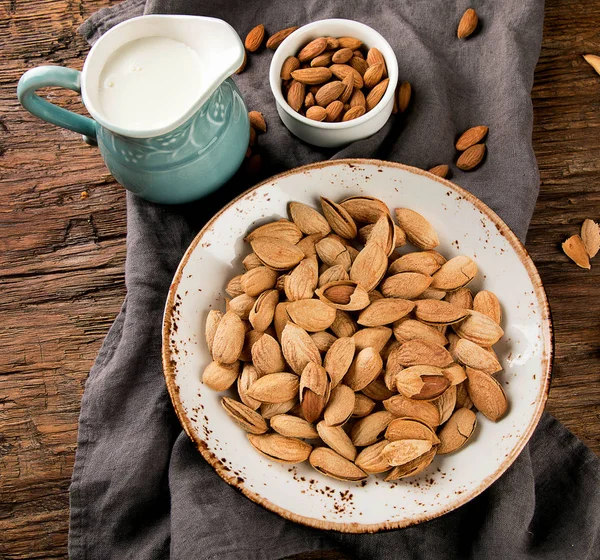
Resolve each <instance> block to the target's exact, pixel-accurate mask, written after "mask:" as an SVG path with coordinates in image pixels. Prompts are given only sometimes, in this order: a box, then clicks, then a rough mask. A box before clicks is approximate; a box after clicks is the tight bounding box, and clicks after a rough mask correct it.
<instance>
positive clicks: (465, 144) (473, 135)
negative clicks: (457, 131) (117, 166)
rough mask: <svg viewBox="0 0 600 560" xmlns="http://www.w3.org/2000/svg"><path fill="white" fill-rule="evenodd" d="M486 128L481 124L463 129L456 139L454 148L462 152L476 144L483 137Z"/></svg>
mask: <svg viewBox="0 0 600 560" xmlns="http://www.w3.org/2000/svg"><path fill="white" fill-rule="evenodd" d="M488 130H489V129H488V127H487V126H483V125H481V126H474V127H472V128H469V129H468V130H465V131H464V132H463V133H462V134H461V135H460V138H459V139H458V140H457V141H456V149H457V150H458V151H459V152H464V151H465V150H466V149H467V148H470V147H471V146H474V145H475V144H478V143H479V142H481V141H482V140H483V139H484V138H485V136H486V134H487V133H488Z"/></svg>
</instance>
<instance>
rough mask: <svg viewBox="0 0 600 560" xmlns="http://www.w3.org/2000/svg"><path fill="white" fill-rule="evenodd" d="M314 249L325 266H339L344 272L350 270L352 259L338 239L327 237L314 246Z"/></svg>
mask: <svg viewBox="0 0 600 560" xmlns="http://www.w3.org/2000/svg"><path fill="white" fill-rule="evenodd" d="M315 249H316V251H317V255H318V256H319V258H320V259H321V261H322V262H323V263H324V264H326V265H327V266H336V265H341V266H343V267H344V270H350V266H351V265H352V257H351V256H350V253H349V252H348V250H347V247H346V245H344V243H343V242H342V241H341V240H340V239H336V237H333V236H331V235H328V236H327V237H325V238H324V239H321V241H319V242H318V243H316V244H315Z"/></svg>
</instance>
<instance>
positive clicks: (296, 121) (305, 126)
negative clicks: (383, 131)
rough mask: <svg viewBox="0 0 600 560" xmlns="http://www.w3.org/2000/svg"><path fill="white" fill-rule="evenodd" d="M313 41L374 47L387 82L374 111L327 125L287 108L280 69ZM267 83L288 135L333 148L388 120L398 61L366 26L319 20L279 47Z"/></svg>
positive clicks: (369, 131)
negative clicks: (333, 39)
mask: <svg viewBox="0 0 600 560" xmlns="http://www.w3.org/2000/svg"><path fill="white" fill-rule="evenodd" d="M317 37H355V38H356V39H360V40H361V41H362V42H363V43H364V45H365V46H366V47H367V48H371V47H377V48H378V49H379V50H380V51H381V54H382V55H383V57H384V59H385V64H386V66H387V72H388V77H389V79H390V82H389V84H388V88H387V90H386V92H385V94H384V96H383V98H382V99H381V101H380V102H379V103H378V104H377V106H376V107H375V108H374V109H372V110H371V111H369V112H367V113H365V114H364V115H363V116H362V117H359V118H358V119H353V120H351V121H347V122H336V123H327V122H319V121H313V120H311V119H308V118H306V117H303V116H302V115H301V114H300V113H297V112H296V111H294V110H293V109H292V108H291V107H290V106H289V105H288V103H287V101H286V99H285V97H284V95H283V92H282V91H281V77H280V72H281V66H282V65H283V62H284V61H285V59H286V58H287V57H288V56H295V55H296V54H297V53H298V51H299V50H300V49H301V48H302V47H303V46H304V45H306V44H307V43H309V42H310V41H312V40H313V39H316V38H317ZM269 82H270V84H271V91H272V92H273V95H274V96H275V102H276V104H277V112H278V113H279V117H280V118H281V120H282V121H283V124H284V125H285V126H286V127H287V128H288V130H289V131H290V132H291V133H292V134H294V135H295V136H297V137H298V138H300V140H304V141H305V142H308V143H309V144H313V145H314V146H321V147H323V148H337V147H339V146H344V145H346V144H350V142H355V141H356V140H362V139H363V138H367V137H368V136H371V135H372V134H375V133H376V132H377V131H378V130H379V129H380V128H381V127H382V126H383V125H384V124H385V123H386V122H387V120H388V119H389V118H390V115H391V113H392V108H393V106H394V92H395V91H396V85H397V84H398V61H397V60H396V55H395V54H394V51H393V49H392V47H391V46H390V44H389V43H388V42H387V41H386V40H385V39H384V38H383V37H382V36H381V35H380V34H379V33H377V31H375V30H374V29H372V28H371V27H369V26H368V25H365V24H364V23H359V22H357V21H352V20H349V19H323V20H320V21H315V22H313V23H309V24H308V25H305V26H304V27H301V28H300V29H297V30H296V31H294V33H292V34H291V35H290V36H289V37H287V39H285V41H283V43H281V45H279V47H278V48H277V50H276V51H275V55H274V56H273V59H272V60H271V68H270V70H269Z"/></svg>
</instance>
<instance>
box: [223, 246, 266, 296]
mask: <svg viewBox="0 0 600 560" xmlns="http://www.w3.org/2000/svg"><path fill="white" fill-rule="evenodd" d="M242 264H243V265H244V268H245V269H246V270H251V269H253V268H256V267H257V266H262V265H263V263H262V262H260V259H259V258H258V257H257V256H256V255H255V254H254V253H250V254H249V255H246V257H245V258H244V260H243V261H242ZM240 280H241V275H240ZM240 289H241V285H240ZM230 295H231V294H230ZM238 295H240V294H238ZM232 297H235V296H232Z"/></svg>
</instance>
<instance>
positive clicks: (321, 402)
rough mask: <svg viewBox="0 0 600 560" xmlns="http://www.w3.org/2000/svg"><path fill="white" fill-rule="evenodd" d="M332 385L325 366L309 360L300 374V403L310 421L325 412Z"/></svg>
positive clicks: (304, 414)
mask: <svg viewBox="0 0 600 560" xmlns="http://www.w3.org/2000/svg"><path fill="white" fill-rule="evenodd" d="M330 392H331V386H330V384H329V379H328V377H327V372H326V371H325V368H323V367H322V366H320V365H318V364H317V363H315V362H309V363H308V364H306V367H305V368H304V370H303V371H302V375H301V376H300V405H301V407H302V414H303V416H304V418H305V419H306V420H307V421H308V422H314V421H315V420H316V419H317V418H319V416H321V413H322V412H323V410H324V408H325V406H326V405H327V401H328V400H329V395H330Z"/></svg>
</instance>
